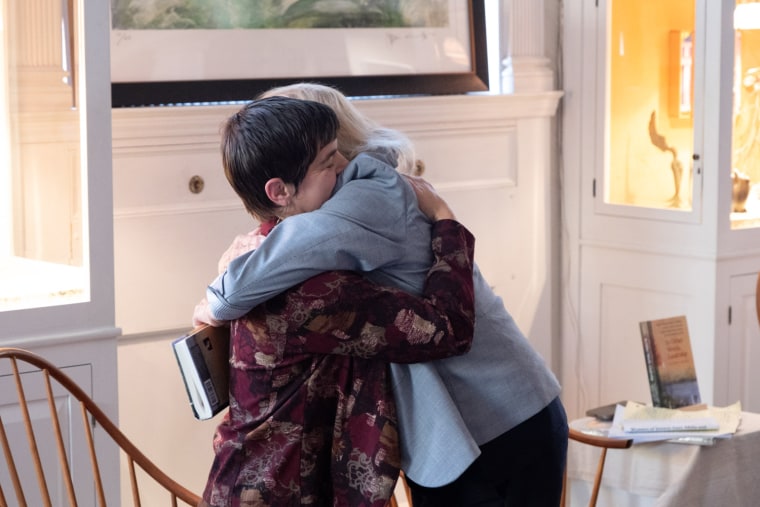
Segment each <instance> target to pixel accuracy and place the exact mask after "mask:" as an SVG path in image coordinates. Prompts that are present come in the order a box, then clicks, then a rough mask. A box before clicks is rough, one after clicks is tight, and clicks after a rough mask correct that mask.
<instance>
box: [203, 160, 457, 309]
mask: <svg viewBox="0 0 760 507" xmlns="http://www.w3.org/2000/svg"><path fill="white" fill-rule="evenodd" d="M359 158H361V160H362V164H361V165H359V164H352V165H351V166H349V168H347V169H346V171H344V174H346V175H347V179H348V181H347V182H345V183H344V184H343V187H342V188H340V189H339V190H338V191H337V192H336V193H335V195H334V196H333V197H332V198H330V200H328V201H327V202H326V203H325V204H324V205H323V206H322V208H320V209H318V210H316V211H313V212H310V213H303V214H300V215H296V216H292V217H289V218H287V219H285V220H284V221H283V222H282V223H280V224H279V225H278V226H277V227H275V228H274V229H273V230H272V232H271V233H270V234H269V236H268V237H267V239H266V240H265V241H264V242H263V243H262V244H261V245H260V246H259V248H257V249H256V250H255V251H253V252H248V253H246V254H243V255H241V256H240V257H238V258H237V259H235V260H233V261H232V262H231V263H230V264H229V266H228V268H227V271H226V272H224V273H222V274H221V275H220V276H219V277H218V278H217V279H216V280H214V282H212V284H211V285H210V286H209V287H208V290H207V299H208V301H209V309H210V313H211V316H212V317H213V318H214V319H216V320H232V319H236V318H239V317H241V316H243V315H245V314H246V313H247V312H248V311H250V310H251V309H252V308H253V307H255V306H256V305H258V304H261V303H263V302H264V301H266V300H268V299H270V298H272V297H274V296H276V295H277V294H279V293H281V292H283V291H284V290H286V289H288V288H289V287H292V286H293V285H296V284H298V283H301V282H303V281H304V280H307V279H308V278H311V277H313V276H315V275H317V274H319V273H321V272H323V271H331V270H351V271H362V272H369V271H373V270H377V269H381V268H383V267H384V266H386V265H388V264H391V263H394V262H397V261H398V260H399V259H401V258H403V257H404V255H405V245H404V240H405V238H407V237H408V235H409V234H410V231H409V230H408V229H407V227H409V223H410V221H409V217H410V216H412V215H413V214H417V215H419V213H420V210H419V209H418V202H419V203H420V206H421V207H422V210H423V211H424V212H425V213H426V214H427V215H428V217H430V218H432V219H434V220H438V219H443V218H452V217H453V214H452V213H451V210H450V209H449V208H448V206H447V205H446V204H445V202H444V201H443V200H442V199H441V198H440V197H439V196H438V195H437V194H436V193H435V191H434V190H433V189H432V187H431V186H430V185H429V184H427V183H426V182H424V180H421V179H416V180H412V181H410V183H407V182H404V181H402V180H401V179H402V178H403V177H402V176H400V175H399V174H398V173H396V172H395V170H393V169H391V168H388V167H387V166H385V165H384V164H382V163H381V162H378V161H376V160H374V159H370V158H367V157H361V156H360V157H359ZM357 160H358V159H357ZM352 171H353V172H352Z"/></svg>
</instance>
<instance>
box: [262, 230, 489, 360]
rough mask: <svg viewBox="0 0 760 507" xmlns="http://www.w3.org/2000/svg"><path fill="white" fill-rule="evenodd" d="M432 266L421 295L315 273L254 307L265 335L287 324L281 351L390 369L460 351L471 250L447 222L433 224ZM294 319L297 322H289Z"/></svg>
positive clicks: (469, 328) (470, 314) (469, 329)
mask: <svg viewBox="0 0 760 507" xmlns="http://www.w3.org/2000/svg"><path fill="white" fill-rule="evenodd" d="M432 245H433V253H434V256H435V261H434V263H433V265H432V266H431V268H430V270H429V271H428V274H427V277H426V279H425V286H424V291H423V295H422V296H421V297H420V296H413V295H410V294H408V293H406V292H404V291H402V290H400V289H396V288H391V287H383V286H379V285H377V284H375V283H373V282H371V281H369V280H367V279H365V278H364V277H362V276H361V275H359V274H357V273H353V272H346V271H331V272H325V273H322V274H320V275H318V276H316V277H314V278H311V279H309V280H307V281H306V282H304V283H302V284H300V285H298V286H296V287H294V288H293V289H291V290H288V291H287V292H286V293H284V294H282V295H281V296H279V297H277V298H274V299H272V300H270V301H268V302H266V303H265V304H263V305H261V306H259V307H257V308H256V309H254V311H253V313H254V314H255V313H256V312H262V313H263V314H266V315H269V316H271V315H277V316H278V317H277V318H268V319H266V320H267V322H268V324H269V326H270V330H269V333H270V334H278V333H282V332H283V329H282V327H281V326H282V324H283V323H287V333H286V334H287V335H288V340H289V342H288V350H291V351H300V352H303V353H317V354H341V355H352V356H357V357H363V358H381V359H384V360H388V361H392V362H397V363H412V362H419V361H428V360H431V359H439V358H443V357H449V356H452V355H458V354H463V353H465V352H467V351H468V350H469V348H470V345H471V343H472V336H473V329H474V304H475V303H474V295H473V276H472V269H473V245H474V239H473V237H472V234H470V232H469V231H467V229H465V228H464V227H463V226H462V225H461V224H459V223H458V222H456V221H453V220H442V221H439V222H436V224H435V225H434V226H433V241H432ZM294 315H297V317H298V318H293V316H294Z"/></svg>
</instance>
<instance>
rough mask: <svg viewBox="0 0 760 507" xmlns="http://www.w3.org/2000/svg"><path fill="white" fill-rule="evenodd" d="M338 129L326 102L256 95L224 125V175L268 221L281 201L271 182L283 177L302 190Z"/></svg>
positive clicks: (251, 208)
mask: <svg viewBox="0 0 760 507" xmlns="http://www.w3.org/2000/svg"><path fill="white" fill-rule="evenodd" d="M337 133H338V119H337V117H336V115H335V112H334V111H333V110H332V109H331V108H330V107H329V106H326V105H324V104H320V103H318V102H312V101H310V100H300V99H293V98H289V97H269V98H265V99H259V100H254V101H253V102H250V103H248V104H246V105H245V106H244V107H243V108H242V109H241V110H240V111H238V112H237V113H235V114H233V115H232V116H230V117H229V118H228V119H227V121H226V122H225V123H224V125H223V126H222V143H221V151H222V165H223V166H224V174H225V176H227V181H229V182H230V185H232V188H233V189H234V190H235V192H236V193H237V195H238V196H239V197H240V199H242V201H243V204H245V207H246V209H247V210H248V212H249V213H251V214H253V215H254V216H256V217H257V218H259V219H260V220H269V219H271V218H274V217H275V212H276V209H277V205H275V204H274V203H273V202H272V201H271V200H270V199H269V198H268V197H267V196H266V192H265V190H264V185H265V184H266V182H267V181H269V180H270V179H272V178H281V179H282V180H283V181H284V182H285V183H290V184H293V185H294V187H295V189H296V192H297V191H298V187H299V185H300V184H301V182H302V181H303V179H304V178H305V177H306V172H307V170H308V168H309V165H311V163H312V162H313V161H314V159H315V158H316V157H317V154H318V153H319V151H320V150H321V149H322V148H324V147H325V146H326V145H327V144H329V143H331V142H332V141H334V140H335V139H336V137H337Z"/></svg>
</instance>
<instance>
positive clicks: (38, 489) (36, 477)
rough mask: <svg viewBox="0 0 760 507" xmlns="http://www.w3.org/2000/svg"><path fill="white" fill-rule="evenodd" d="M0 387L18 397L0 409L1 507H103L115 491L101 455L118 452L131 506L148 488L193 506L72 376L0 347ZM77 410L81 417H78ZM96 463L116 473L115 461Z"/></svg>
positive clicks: (36, 358) (186, 492)
mask: <svg viewBox="0 0 760 507" xmlns="http://www.w3.org/2000/svg"><path fill="white" fill-rule="evenodd" d="M0 382H2V383H0V390H2V391H3V392H4V393H6V394H7V395H8V396H10V395H11V391H12V389H11V388H10V386H14V388H15V391H16V397H17V405H16V404H13V405H5V406H0V446H1V447H2V450H3V454H4V457H5V465H6V466H5V467H2V466H0V507H6V506H8V505H18V506H20V507H26V506H27V505H31V506H35V507H36V506H52V505H71V506H77V505H98V506H101V507H105V506H106V498H107V496H108V495H110V497H111V498H113V495H114V494H116V493H115V492H114V491H109V490H110V489H118V488H116V487H115V485H113V484H111V483H106V481H105V480H104V474H103V473H102V470H101V463H100V462H99V457H101V458H102V457H103V456H108V455H109V453H111V455H116V454H118V453H119V452H121V453H122V454H123V455H125V456H126V461H127V463H128V466H129V477H130V481H131V492H132V499H133V505H135V506H140V505H141V498H140V492H141V486H145V488H147V487H148V484H150V486H149V487H150V488H152V490H153V489H156V488H157V489H159V490H164V491H165V493H166V498H167V500H168V501H169V502H170V503H169V505H172V506H173V507H176V506H177V505H178V501H179V502H182V505H184V504H187V505H192V506H196V505H198V502H199V501H200V497H199V496H198V495H196V494H195V493H193V492H191V491H190V490H188V489H186V488H185V487H183V486H181V485H180V484H178V483H177V482H175V481H174V480H173V479H171V478H170V477H169V476H167V475H166V474H165V473H164V472H163V471H161V470H160V469H159V468H158V467H157V466H156V465H155V464H154V463H153V462H152V461H151V460H150V459H148V457H147V456H146V455H145V454H143V453H142V452H141V451H140V450H139V449H138V448H137V447H136V446H135V445H134V444H133V443H132V442H131V441H130V440H129V439H128V438H127V437H126V436H125V435H124V434H123V433H122V432H121V431H120V430H119V428H118V427H117V426H116V425H115V424H114V423H113V422H112V421H111V419H110V418H109V417H108V416H107V415H106V414H105V412H103V410H102V409H101V408H100V407H98V405H97V404H96V403H95V402H94V401H93V400H92V398H91V397H90V396H89V395H87V393H86V392H85V391H84V390H83V389H82V388H81V387H80V386H79V385H78V384H77V383H76V382H75V381H74V380H72V378H70V377H69V376H68V375H67V374H65V373H64V372H63V371H62V370H61V369H59V368H57V367H56V366H54V365H53V364H51V363H49V362H48V361H47V360H45V359H43V358H42V357H40V356H38V355H36V354H34V353H32V352H29V351H25V350H22V349H16V348H0ZM27 391H34V393H35V395H34V397H33V398H29V397H28V396H27ZM40 393H42V394H40ZM5 403H8V401H5ZM77 408H78V409H79V411H80V412H81V419H80V418H78V417H76V414H75V412H76V410H77ZM69 411H70V412H69ZM62 414H63V416H62ZM69 416H70V417H69ZM24 435H25V436H24ZM114 447H117V449H114ZM119 450H120V451H119ZM85 455H88V456H89V459H88V458H87V457H86V456H85ZM87 461H89V466H88V465H87ZM100 461H101V462H102V466H103V467H104V468H106V467H108V468H109V472H110V474H111V475H113V474H114V472H118V468H116V470H115V471H114V465H113V462H114V461H117V460H113V459H112V460H100ZM82 465H84V466H82ZM117 465H118V462H117ZM3 468H4V469H5V470H3ZM138 471H140V472H139V474H138ZM138 477H139V478H140V482H139V483H138ZM104 484H106V485H104ZM117 484H118V482H117ZM145 488H143V489H145ZM11 491H12V492H13V493H14V494H15V502H13V501H12V500H13V498H12V497H11V496H10V495H11ZM6 495H7V496H6ZM154 504H155V500H151V505H154Z"/></svg>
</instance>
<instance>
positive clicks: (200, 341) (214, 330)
mask: <svg viewBox="0 0 760 507" xmlns="http://www.w3.org/2000/svg"><path fill="white" fill-rule="evenodd" d="M172 349H173V350H174V356H175V357H176V358H177V364H178V365H179V370H180V373H181V375H182V381H183V382H184V384H185V389H186V391H187V395H188V397H189V398H190V406H191V408H192V409H193V415H194V416H195V418H196V419H201V420H205V419H210V418H212V417H214V416H215V415H216V414H218V413H219V412H221V411H222V410H224V409H225V408H226V407H227V406H228V405H229V379H230V364H229V357H230V329H229V328H228V327H212V326H200V327H197V328H195V329H193V330H192V331H191V332H190V333H188V334H186V335H184V336H181V337H180V338H177V339H176V340H174V341H173V342H172Z"/></svg>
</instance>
